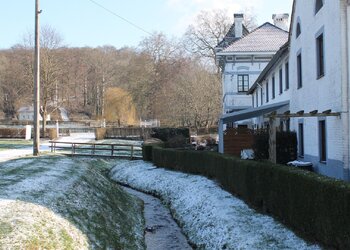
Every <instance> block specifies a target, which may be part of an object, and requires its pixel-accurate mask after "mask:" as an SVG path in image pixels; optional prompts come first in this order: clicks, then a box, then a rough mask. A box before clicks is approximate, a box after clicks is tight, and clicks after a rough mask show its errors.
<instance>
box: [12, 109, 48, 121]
mask: <svg viewBox="0 0 350 250" xmlns="http://www.w3.org/2000/svg"><path fill="white" fill-rule="evenodd" d="M17 113H18V120H20V121H33V120H34V107H33V106H26V107H21V108H20V109H19V110H18V111H17ZM50 119H51V117H50V115H47V116H46V121H50ZM39 120H40V121H42V120H43V119H42V117H41V115H40V114H39Z"/></svg>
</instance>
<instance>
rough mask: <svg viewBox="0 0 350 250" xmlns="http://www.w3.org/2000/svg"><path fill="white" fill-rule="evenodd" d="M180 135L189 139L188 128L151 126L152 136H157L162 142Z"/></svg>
mask: <svg viewBox="0 0 350 250" xmlns="http://www.w3.org/2000/svg"><path fill="white" fill-rule="evenodd" d="M180 135H182V136H183V137H184V138H187V139H189V138H190V130H189V129H188V128H153V129H152V132H151V136H152V137H153V138H158V139H160V140H162V141H164V142H167V141H169V140H170V139H171V138H174V137H176V136H180Z"/></svg>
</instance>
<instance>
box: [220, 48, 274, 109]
mask: <svg viewBox="0 0 350 250" xmlns="http://www.w3.org/2000/svg"><path fill="white" fill-rule="evenodd" d="M272 55H273V54H269V55H267V56H272ZM267 63H268V61H256V60H254V61H235V62H227V63H226V64H225V70H224V72H223V79H222V80H223V95H224V99H223V102H224V103H223V107H224V108H223V112H224V113H226V112H227V111H230V110H232V109H235V108H237V107H251V106H252V98H251V96H248V95H247V94H246V93H245V92H238V75H241V74H243V75H245V74H247V75H249V87H251V86H252V85H253V83H254V82H255V81H256V79H257V78H258V76H259V75H260V73H261V71H262V70H263V69H264V68H265V66H266V65H267Z"/></svg>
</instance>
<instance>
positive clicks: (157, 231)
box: [123, 187, 192, 250]
mask: <svg viewBox="0 0 350 250" xmlns="http://www.w3.org/2000/svg"><path fill="white" fill-rule="evenodd" d="M123 188H124V190H125V191H127V192H128V193H129V194H132V195H134V196H136V197H138V198H140V199H142V200H143V201H144V216H145V220H146V228H145V241H146V246H147V249H148V250H153V249H154V250H163V249H164V250H165V249H172V250H173V249H178V250H187V249H192V248H191V246H190V245H189V244H188V242H187V239H186V237H185V236H184V235H183V234H182V232H181V229H180V228H179V226H178V225H177V224H176V222H175V221H174V219H173V218H172V216H171V214H170V211H169V209H167V208H166V207H165V206H164V205H163V204H162V203H161V201H160V200H159V199H157V198H155V197H153V196H151V195H148V194H145V193H142V192H138V191H136V190H134V189H131V188H127V187H123Z"/></svg>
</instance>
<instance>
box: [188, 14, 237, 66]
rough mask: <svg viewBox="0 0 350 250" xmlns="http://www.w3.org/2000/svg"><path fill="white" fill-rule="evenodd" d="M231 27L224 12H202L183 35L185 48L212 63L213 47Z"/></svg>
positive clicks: (213, 56) (213, 57)
mask: <svg viewBox="0 0 350 250" xmlns="http://www.w3.org/2000/svg"><path fill="white" fill-rule="evenodd" d="M231 25H232V22H231V20H230V18H229V17H228V15H227V12H226V11H225V10H214V11H210V12H209V11H202V12H201V13H200V14H199V15H198V16H197V18H196V20H195V24H193V25H190V26H189V27H188V29H187V31H186V33H185V36H184V45H185V48H186V49H187V50H189V51H190V52H191V53H193V54H196V55H199V56H200V57H204V58H209V59H211V60H212V61H213V62H214V59H215V46H216V45H217V44H218V43H219V42H220V41H221V40H222V39H223V38H224V36H225V35H226V34H227V32H228V31H229V29H230V27H231Z"/></svg>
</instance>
